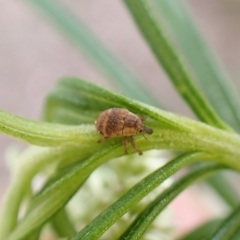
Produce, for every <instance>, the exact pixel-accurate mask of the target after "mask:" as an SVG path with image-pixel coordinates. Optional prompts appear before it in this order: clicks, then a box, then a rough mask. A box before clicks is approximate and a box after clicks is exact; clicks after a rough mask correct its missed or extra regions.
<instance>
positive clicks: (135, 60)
mask: <svg viewBox="0 0 240 240" xmlns="http://www.w3.org/2000/svg"><path fill="white" fill-rule="evenodd" d="M63 2H64V3H65V5H66V6H68V7H69V8H70V9H71V11H73V12H74V13H75V14H76V15H77V16H79V17H80V18H81V19H82V20H84V22H86V24H87V25H88V26H89V27H90V28H91V29H92V30H93V31H94V32H95V33H96V34H97V35H98V36H99V38H100V39H101V40H102V41H103V42H105V44H106V45H107V46H108V47H109V48H111V49H112V50H113V51H114V52H115V53H116V54H118V55H119V56H120V57H121V58H122V59H123V60H124V61H126V62H127V64H129V65H130V66H132V68H133V70H134V71H136V72H137V73H138V75H139V76H141V77H142V80H143V82H145V83H147V87H148V88H149V89H150V91H152V93H153V95H155V96H156V97H157V98H158V99H159V101H161V102H163V103H164V106H166V107H167V108H168V109H169V110H171V111H173V112H177V113H180V114H183V115H187V116H190V117H192V114H191V112H190V110H189V109H188V107H187V106H186V105H185V104H184V102H183V101H182V100H181V99H180V97H179V96H178V95H177V94H176V92H175V90H174V89H173V87H172V86H171V83H170V82H169V81H168V80H167V78H166V76H165V74H164V73H163V71H162V70H161V68H160V67H159V66H158V64H157V63H156V61H155V59H154V57H153V55H152V54H151V51H150V50H149V48H148V46H147V45H146V44H145V42H144V40H143V38H142V37H141V36H140V34H139V32H138V31H137V29H136V27H135V25H134V23H133V22H132V19H131V17H130V15H129V14H128V12H127V10H126V8H125V6H124V5H123V4H122V3H121V1H111V0H105V1H96V0H88V1H84V0H83V1H72V0H69V1H63ZM186 3H187V4H188V5H189V7H190V9H191V10H192V15H193V17H194V18H195V20H196V23H197V25H198V26H199V28H200V29H201V31H202V33H203V34H204V35H205V39H206V40H207V41H208V42H209V44H210V45H211V46H212V47H213V50H214V51H215V52H216V53H217V55H218V56H219V57H220V59H221V61H222V62H223V64H224V65H225V66H226V68H227V70H228V72H229V73H230V76H231V77H232V78H233V79H234V80H235V82H236V85H237V87H239V83H238V79H239V76H240V57H239V56H240V45H239V42H240V28H239V24H238V23H239V21H240V2H239V1H236V0H229V1H224V0H212V1H207V0H202V1H199V0H188V1H186ZM66 75H71V76H77V77H80V78H83V79H87V80H89V81H92V82H96V83H101V84H102V85H104V86H106V87H109V88H111V89H114V86H112V85H111V84H110V83H109V82H108V81H107V79H106V77H105V76H104V74H103V73H102V72H100V71H98V70H97V68H96V67H95V66H94V65H93V64H92V63H90V62H89V61H88V60H87V59H86V57H85V56H84V55H83V54H82V53H81V52H79V51H78V50H77V49H76V48H75V47H74V45H72V44H71V43H70V42H69V41H68V39H67V38H66V37H64V36H63V35H62V34H61V33H59V32H58V30H57V29H56V28H55V27H54V25H52V24H51V23H50V22H49V21H48V19H46V17H45V16H44V14H42V13H41V12H40V11H38V10H37V9H36V8H34V7H33V6H31V5H29V4H28V3H27V2H25V1H2V2H1V3H0V108H1V109H3V110H6V111H8V112H10V113H13V114H16V115H20V116H22V117H26V118H30V119H35V120H39V119H41V111H42V107H43V101H44V96H45V95H46V94H47V93H48V92H49V91H50V90H51V89H52V88H53V85H54V83H55V82H56V80H57V79H58V78H60V77H61V76H66ZM115 90H116V91H118V89H115ZM118 92H119V91H118ZM10 145H17V146H21V147H23V146H24V145H23V144H21V145H19V143H18V142H17V141H15V140H13V139H11V138H9V137H7V136H5V135H2V134H1V135H0V199H2V196H3V194H4V192H5V191H6V188H7V185H8V183H9V181H10V177H9V170H8V168H7V164H6V158H7V157H6V155H9V154H6V153H8V152H9V151H10V150H9V146H10Z"/></svg>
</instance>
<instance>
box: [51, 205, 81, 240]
mask: <svg viewBox="0 0 240 240" xmlns="http://www.w3.org/2000/svg"><path fill="white" fill-rule="evenodd" d="M51 224H52V226H53V228H54V230H55V231H56V233H57V234H58V237H67V238H71V237H73V236H75V235H76V233H77V232H76V230H75V228H74V224H73V223H72V222H71V221H70V219H69V216H68V214H67V212H66V210H65V209H62V210H60V211H59V212H58V213H57V214H56V215H55V216H54V217H53V218H52V219H51Z"/></svg>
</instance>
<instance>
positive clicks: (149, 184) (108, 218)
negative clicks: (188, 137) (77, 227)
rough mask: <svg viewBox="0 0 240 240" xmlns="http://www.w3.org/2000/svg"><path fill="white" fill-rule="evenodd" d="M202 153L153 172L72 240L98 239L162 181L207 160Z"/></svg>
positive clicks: (178, 159)
mask: <svg viewBox="0 0 240 240" xmlns="http://www.w3.org/2000/svg"><path fill="white" fill-rule="evenodd" d="M208 158H209V156H207V155H205V154H203V153H198V152H197V153H196V152H195V153H186V154H183V155H181V156H179V157H177V158H176V159H174V160H172V161H171V162H169V163H168V164H166V165H165V166H163V167H161V168H160V169H158V170H156V171H154V172H153V173H151V174H150V175H148V176H147V177H145V178H144V179H143V180H142V181H140V182H139V183H138V184H136V185H135V186H134V187H133V188H132V189H130V190H129V191H128V192H127V193H126V194H124V195H123V196H122V197H121V198H120V199H118V200H117V201H116V202H115V203H114V204H113V205H111V206H110V207H109V208H108V209H106V210H105V211H103V212H102V213H101V214H99V215H98V216H97V217H96V218H95V219H94V220H93V221H92V222H91V223H90V224H89V225H87V226H86V227H85V228H83V229H82V230H81V231H80V232H79V233H78V234H77V235H76V236H75V237H74V238H73V239H72V240H80V239H81V240H86V239H92V240H94V239H98V238H99V237H100V236H101V235H102V234H103V233H104V232H105V231H106V230H107V229H108V228H109V227H110V226H111V225H112V224H114V223H115V222H116V221H117V220H118V219H119V218H120V217H122V216H123V215H124V214H125V213H126V212H127V211H128V210H129V209H130V208H131V207H132V206H134V205H135V204H136V203H137V202H138V201H140V200H141V199H142V198H143V197H144V196H146V195H147V194H148V193H150V192H151V191H152V190H153V189H154V188H156V187H157V186H158V185H160V184H161V183H162V182H163V181H164V180H166V179H167V178H169V177H170V176H171V175H173V174H174V173H176V172H177V171H178V170H179V169H181V168H183V167H184V166H186V165H188V164H189V163H192V162H194V161H197V160H199V159H208Z"/></svg>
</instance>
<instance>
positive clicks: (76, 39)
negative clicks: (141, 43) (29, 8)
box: [0, 0, 240, 240]
mask: <svg viewBox="0 0 240 240" xmlns="http://www.w3.org/2000/svg"><path fill="white" fill-rule="evenodd" d="M29 2H31V3H32V4H35V5H36V6H37V7H39V8H41V9H42V10H43V11H44V13H45V14H46V15H48V16H49V18H50V19H51V20H52V21H53V22H54V23H55V24H56V26H58V27H59V29H60V30H61V31H62V32H63V33H64V34H65V35H66V36H67V37H69V39H70V40H71V41H72V42H73V43H74V44H75V45H76V47H77V48H80V49H81V50H83V52H84V54H85V55H86V57H88V58H89V59H90V60H92V61H93V62H94V63H96V65H97V66H98V67H99V68H100V69H102V70H103V71H104V72H105V73H106V74H107V76H108V78H109V79H111V80H112V81H113V83H115V84H116V85H117V87H118V88H119V89H122V92H124V93H125V94H126V96H128V97H126V96H122V95H120V94H117V93H114V92H112V91H110V90H107V89H104V88H102V87H100V86H98V85H95V84H93V83H90V82H88V81H85V80H82V79H78V78H74V77H65V78H62V79H61V80H59V81H58V82H57V83H56V86H55V88H54V89H53V90H52V91H51V92H50V93H49V95H48V96H47V97H46V101H45V105H44V121H41V122H36V121H32V120H29V119H24V118H22V117H19V116H15V115H13V114H10V113H7V112H4V111H0V131H1V132H3V133H5V134H8V135H11V136H13V137H16V138H19V139H21V140H23V141H26V142H28V143H30V144H31V146H29V148H27V149H26V150H25V151H24V152H23V153H21V154H20V155H19V156H17V161H16V162H17V163H16V166H14V171H13V173H12V180H11V184H10V186H9V189H8V191H7V193H6V196H5V202H4V205H3V208H2V213H1V217H0V221H1V222H0V239H1V240H18V239H29V240H33V239H40V238H43V236H45V234H46V233H48V232H51V234H53V232H54V234H55V235H56V238H64V239H73V240H77V239H84V240H88V239H89V240H92V239H99V238H101V239H160V238H161V239H173V234H174V225H173V224H172V222H171V213H169V211H168V209H166V208H167V206H168V205H169V204H170V203H171V201H172V200H174V199H175V198H176V197H177V196H178V195H179V194H180V193H181V192H182V191H184V190H185V189H186V188H187V187H189V186H190V185H192V184H194V183H196V181H198V180H202V179H204V178H205V179H206V180H205V184H209V185H211V186H212V187H213V188H214V189H215V190H216V192H217V193H218V196H219V198H221V199H222V200H223V201H225V202H226V204H228V205H229V207H230V209H231V211H230V213H229V215H228V216H226V217H225V219H212V220H211V221H210V222H206V223H204V224H203V225H201V226H199V227H197V228H196V229H192V231H191V232H189V234H187V235H186V236H179V239H180V238H181V239H187V240H188V239H194V240H198V239H199V240H200V239H215V240H220V239H221V240H223V239H239V238H240V231H239V229H240V205H239V201H238V195H237V193H236V192H235V191H234V188H233V187H232V186H231V185H230V184H229V182H228V181H227V180H226V178H225V176H224V173H225V171H226V170H228V172H231V171H234V172H238V171H239V170H240V162H239V157H240V136H239V135H238V134H237V131H239V129H240V115H239V111H238V109H239V107H240V99H239V97H238V94H236V92H235V91H236V90H235V88H234V86H233V85H232V83H231V81H230V79H229V78H228V76H227V74H226V73H225V72H224V70H223V67H221V66H220V65H219V63H218V62H217V60H216V59H215V57H214V56H213V55H212V53H211V51H210V50H209V48H208V46H206V44H205V43H204V41H203V39H202V37H201V35H200V34H199V32H198V31H197V29H196V27H195V25H194V24H193V21H192V19H191V16H190V14H189V13H188V9H187V8H186V6H185V5H183V3H182V2H181V1H169V0H160V1H158V0H150V1H144V0H124V1H123V3H124V4H125V5H126V7H127V8H128V9H129V13H130V14H131V15H132V17H133V19H134V20H135V22H136V26H137V27H138V28H139V30H140V32H141V33H142V35H143V37H144V38H145V39H146V42H147V44H148V45H149V47H150V48H151V49H152V52H153V54H154V55H155V57H156V59H157V60H158V62H159V64H160V65H161V66H162V67H163V69H164V70H165V72H166V73H167V75H168V76H169V79H170V80H171V81H172V83H173V85H174V86H175V87H176V89H177V91H178V92H179V94H180V95H181V96H182V97H183V98H184V99H185V101H186V103H187V104H188V105H189V106H190V108H191V109H192V111H193V113H194V114H195V116H196V117H197V118H198V119H199V121H194V120H191V119H189V118H187V117H184V116H180V115H176V114H173V113H170V112H168V111H164V110H162V109H160V108H159V103H158V102H157V101H156V100H155V99H153V96H152V94H150V93H148V92H147V90H146V88H144V86H141V85H140V81H139V80H138V79H139V77H138V76H137V75H136V74H134V73H133V72H132V71H131V70H129V67H128V66H127V65H126V64H124V63H123V62H121V61H120V60H119V59H118V58H117V57H116V56H115V55H114V54H113V53H111V51H110V50H109V49H108V48H107V47H106V46H105V45H104V44H103V43H101V41H99V40H98V39H97V37H96V36H95V35H94V34H93V33H92V32H91V31H90V29H89V28H87V27H86V26H85V25H84V24H83V23H82V22H81V21H80V20H79V19H77V18H76V17H74V15H73V14H72V13H71V12H70V11H68V10H67V9H66V8H65V7H63V6H61V5H60V3H59V2H58V1H56V0H52V1H48V0H38V1H37V0H29ZM136 54H137V53H136ZM156 78H158V76H156ZM159 86H160V83H159ZM200 88H201V90H200ZM112 107H119V108H127V109H129V111H131V112H134V113H136V114H140V115H143V116H147V120H146V125H147V126H149V127H151V128H152V129H153V130H154V133H153V134H152V135H151V136H149V137H148V140H146V139H144V138H143V137H142V136H141V135H138V136H136V137H135V139H136V142H137V145H138V146H139V148H140V149H141V150H143V151H147V150H154V149H155V151H149V152H144V155H143V156H141V157H139V156H137V155H136V154H135V155H131V154H132V153H135V152H134V150H133V149H129V150H130V153H131V154H130V155H129V156H124V151H123V146H122V143H121V139H118V138H117V139H110V140H109V141H104V142H102V143H101V144H98V143H97V140H98V139H99V135H98V134H97V132H96V130H95V127H94V121H95V120H96V118H97V116H98V115H99V113H100V112H102V111H103V110H105V109H108V108H112ZM161 149H168V150H169V152H171V157H170V159H169V160H170V161H166V159H164V160H163V159H162V160H161V151H160V150H161ZM156 150H158V151H156ZM156 158H157V160H158V161H157V164H156V161H155V163H154V164H152V161H153V159H155V160H156ZM183 168H186V169H187V171H186V174H185V175H183V176H181V177H178V179H177V180H176V181H174V180H173V178H172V176H173V175H174V174H175V173H177V172H178V171H180V170H181V169H183ZM39 176H42V177H43V180H44V181H43V183H42V184H41V188H40V190H36V189H35V188H34V187H32V183H33V182H34V179H35V180H36V178H37V177H39ZM166 180H168V181H166ZM185 207H186V208H187V207H188V206H185ZM168 219H169V220H168Z"/></svg>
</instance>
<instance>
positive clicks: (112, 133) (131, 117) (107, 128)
mask: <svg viewBox="0 0 240 240" xmlns="http://www.w3.org/2000/svg"><path fill="white" fill-rule="evenodd" d="M95 126H96V129H97V131H98V133H100V134H101V135H102V136H103V139H109V138H113V137H123V146H124V150H125V154H128V150H127V143H128V139H129V140H130V143H131V144H132V146H133V148H134V149H135V150H136V151H137V152H138V153H139V155H141V154H142V151H141V150H140V149H138V147H137V146H136V143H135V141H134V138H133V135H136V134H138V133H148V134H152V133H153V130H152V129H151V128H149V127H147V126H145V125H144V124H143V118H141V117H139V116H138V115H136V114H134V113H132V112H130V111H128V110H127V109H126V108H110V109H107V110H105V111H103V112H102V113H101V114H100V115H99V117H98V119H97V120H96V122H95ZM103 139H100V140H99V141H98V142H101V141H102V140H103Z"/></svg>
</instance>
